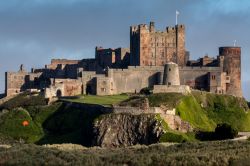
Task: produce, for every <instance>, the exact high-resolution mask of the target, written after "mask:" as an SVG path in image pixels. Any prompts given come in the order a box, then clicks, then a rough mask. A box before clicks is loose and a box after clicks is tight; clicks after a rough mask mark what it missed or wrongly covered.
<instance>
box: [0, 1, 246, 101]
mask: <svg viewBox="0 0 250 166" xmlns="http://www.w3.org/2000/svg"><path fill="white" fill-rule="evenodd" d="M175 10H178V11H179V12H180V16H179V23H182V24H185V25H186V37H187V38H186V47H187V49H188V50H189V51H190V52H191V57H192V59H196V58H199V57H201V56H203V55H205V54H208V55H210V56H217V55H218V47H220V46H230V45H233V41H234V40H237V45H239V46H241V47H242V79H243V82H242V85H243V91H244V96H245V97H246V98H247V99H249V100H250V93H249V92H250V88H249V84H250V76H249V74H248V73H250V68H249V67H248V63H249V62H250V57H249V56H250V47H249V46H250V38H249V36H250V30H249V27H250V1H248V0H241V1H240V3H239V1H236V0H136V1H135V0H123V1H121V0H8V1H6V0H0V57H1V61H0V92H3V91H4V72H5V71H17V70H18V68H19V65H20V64H22V63H23V64H25V67H26V68H27V70H30V68H31V67H35V68H36V67H43V66H44V65H45V64H48V63H49V62H50V59H52V58H68V59H83V58H91V57H94V48H95V46H97V45H98V46H103V47H128V46H129V26H130V25H136V24H140V23H148V22H149V21H151V20H152V21H155V23H156V27H157V28H158V29H159V30H163V29H165V27H166V26H173V25H174V24H175Z"/></svg>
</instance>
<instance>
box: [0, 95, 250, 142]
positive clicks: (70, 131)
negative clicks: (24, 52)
mask: <svg viewBox="0 0 250 166" xmlns="http://www.w3.org/2000/svg"><path fill="white" fill-rule="evenodd" d="M145 97H148V99H149V104H150V106H164V107H167V108H170V109H172V108H176V112H177V114H178V115H180V117H181V118H182V119H183V120H185V121H188V122H189V123H190V124H191V125H192V126H193V127H194V128H196V129H199V130H202V131H213V130H214V128H215V127H216V125H217V124H219V123H228V124H230V125H231V126H233V127H234V128H236V129H237V130H239V131H250V115H249V114H250V113H249V112H248V109H249V108H248V106H247V102H246V101H245V100H244V99H241V98H236V97H232V96H223V95H215V94H211V93H205V92H194V93H192V95H188V96H184V95H181V94H176V93H170V94H152V95H149V96H132V97H130V98H129V96H128V95H116V96H113V97H112V96H105V97H100V96H97V97H94V96H88V98H86V97H85V98H83V101H84V99H85V102H88V103H91V104H103V105H105V104H107V105H110V104H114V103H116V104H117V103H119V102H120V103H121V105H125V106H126V105H130V106H137V105H138V102H140V101H142V99H143V98H145ZM128 98H129V99H128ZM87 99H88V100H87ZM83 101H82V99H81V101H79V102H83ZM46 104H47V101H46V100H45V99H43V98H42V97H40V96H37V95H36V94H27V93H26V94H21V95H19V96H17V97H15V98H13V99H11V100H9V101H8V102H6V103H4V104H3V105H1V106H0V110H1V112H0V133H1V134H0V140H6V139H5V138H12V139H14V140H13V141H11V140H12V139H8V140H10V142H15V141H16V140H17V141H21V142H28V143H37V144H47V143H49V144H51V143H76V144H82V145H84V146H90V145H91V141H92V140H91V139H92V134H93V131H92V129H93V123H94V122H95V120H96V119H98V118H99V117H100V115H102V114H103V112H101V111H100V110H95V111H88V110H82V109H79V108H75V107H72V106H71V105H70V104H68V103H64V102H63V101H61V102H56V103H54V104H51V105H46ZM24 121H28V122H29V125H28V126H24V125H23V122H24ZM190 140H194V134H192V133H190V134H187V135H183V134H180V133H178V132H174V131H168V132H167V133H166V134H165V136H163V137H162V138H161V140H160V141H162V142H165V141H171V142H185V141H190Z"/></svg>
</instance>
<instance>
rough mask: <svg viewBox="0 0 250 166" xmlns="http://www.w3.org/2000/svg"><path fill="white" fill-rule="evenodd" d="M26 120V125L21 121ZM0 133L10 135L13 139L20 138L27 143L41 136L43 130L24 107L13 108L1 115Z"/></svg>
mask: <svg viewBox="0 0 250 166" xmlns="http://www.w3.org/2000/svg"><path fill="white" fill-rule="evenodd" d="M23 121H28V122H29V125H28V126H23V125H22V122H23ZM0 133H2V134H5V135H6V136H11V137H13V138H14V139H17V140H19V139H22V140H24V141H26V142H28V143H30V142H35V141H37V140H39V139H40V138H41V137H42V136H43V130H42V128H41V127H39V126H38V125H37V124H36V123H34V121H33V120H32V118H31V117H30V115H29V113H28V111H27V110H25V109H21V108H19V109H14V110H12V111H10V112H9V113H7V114H5V115H3V116H2V117H1V123H0Z"/></svg>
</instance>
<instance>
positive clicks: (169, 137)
mask: <svg viewBox="0 0 250 166" xmlns="http://www.w3.org/2000/svg"><path fill="white" fill-rule="evenodd" d="M160 142H177V143H182V142H187V139H186V138H185V137H184V136H183V135H181V134H176V133H170V132H167V133H165V134H163V135H162V136H161V138H160Z"/></svg>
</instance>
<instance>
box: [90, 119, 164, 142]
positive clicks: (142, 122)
mask: <svg viewBox="0 0 250 166" xmlns="http://www.w3.org/2000/svg"><path fill="white" fill-rule="evenodd" d="M157 116H158V115H157V114H141V115H131V114H108V115H103V116H101V117H100V118H99V119H98V120H96V121H95V123H94V131H93V132H94V139H93V145H94V146H101V147H120V146H130V145H136V144H146V145H148V144H152V143H157V142H158V140H159V138H160V136H161V135H162V134H163V133H164V127H163V125H162V124H161V120H159V119H158V118H157Z"/></svg>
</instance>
